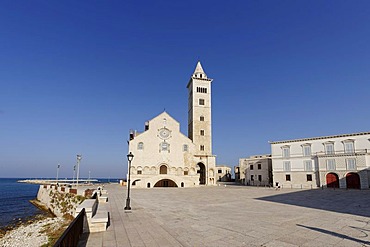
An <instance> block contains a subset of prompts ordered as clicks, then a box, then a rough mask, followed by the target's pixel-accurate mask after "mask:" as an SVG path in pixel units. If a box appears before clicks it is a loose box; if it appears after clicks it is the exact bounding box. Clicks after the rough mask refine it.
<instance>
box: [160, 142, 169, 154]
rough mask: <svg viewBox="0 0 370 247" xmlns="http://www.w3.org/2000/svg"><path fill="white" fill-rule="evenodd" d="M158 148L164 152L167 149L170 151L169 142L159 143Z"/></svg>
mask: <svg viewBox="0 0 370 247" xmlns="http://www.w3.org/2000/svg"><path fill="white" fill-rule="evenodd" d="M160 150H161V151H163V152H165V151H168V152H170V144H168V143H167V142H162V143H161V144H160Z"/></svg>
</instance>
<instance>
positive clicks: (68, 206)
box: [37, 185, 85, 216]
mask: <svg viewBox="0 0 370 247" xmlns="http://www.w3.org/2000/svg"><path fill="white" fill-rule="evenodd" d="M76 193H77V191H76V189H71V188H68V187H63V186H56V185H40V188H39V191H38V193H37V200H38V201H39V202H41V203H42V204H44V205H45V206H46V207H47V208H48V209H49V210H50V211H51V212H52V213H53V214H55V215H56V216H66V215H71V216H73V215H74V214H75V212H76V207H77V206H78V205H79V204H81V202H83V201H84V200H85V197H83V196H81V195H76Z"/></svg>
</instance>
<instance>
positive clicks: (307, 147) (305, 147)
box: [302, 144, 311, 157]
mask: <svg viewBox="0 0 370 247" xmlns="http://www.w3.org/2000/svg"><path fill="white" fill-rule="evenodd" d="M302 148H303V156H306V157H307V156H311V146H310V145H308V144H306V145H303V146H302Z"/></svg>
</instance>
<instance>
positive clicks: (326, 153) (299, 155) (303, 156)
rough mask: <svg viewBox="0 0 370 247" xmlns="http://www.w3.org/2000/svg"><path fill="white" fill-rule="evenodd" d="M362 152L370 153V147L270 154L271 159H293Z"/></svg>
mask: <svg viewBox="0 0 370 247" xmlns="http://www.w3.org/2000/svg"><path fill="white" fill-rule="evenodd" d="M364 154H370V149H356V150H354V151H352V152H349V151H345V150H336V151H332V152H325V151H320V152H314V153H312V154H311V155H308V156H307V155H303V153H291V154H290V156H289V157H283V155H274V156H272V158H273V159H287V160H288V159H292V158H293V159H294V158H314V157H316V156H335V155H338V156H345V155H348V156H350V155H364Z"/></svg>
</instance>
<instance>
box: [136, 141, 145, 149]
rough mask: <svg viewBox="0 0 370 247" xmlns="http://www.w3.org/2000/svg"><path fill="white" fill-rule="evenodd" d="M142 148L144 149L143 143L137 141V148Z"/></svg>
mask: <svg viewBox="0 0 370 247" xmlns="http://www.w3.org/2000/svg"><path fill="white" fill-rule="evenodd" d="M143 149H144V143H142V142H139V143H138V144H137V150H143Z"/></svg>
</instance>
